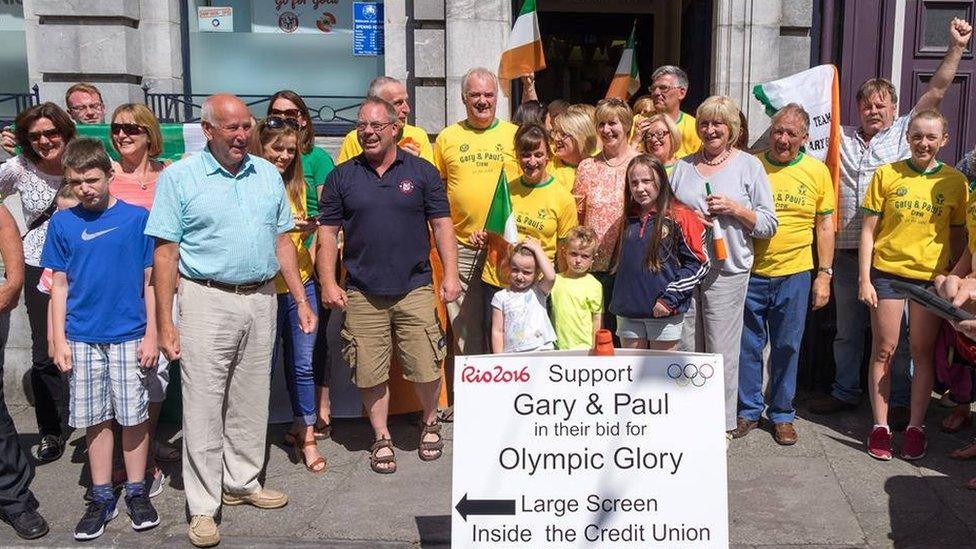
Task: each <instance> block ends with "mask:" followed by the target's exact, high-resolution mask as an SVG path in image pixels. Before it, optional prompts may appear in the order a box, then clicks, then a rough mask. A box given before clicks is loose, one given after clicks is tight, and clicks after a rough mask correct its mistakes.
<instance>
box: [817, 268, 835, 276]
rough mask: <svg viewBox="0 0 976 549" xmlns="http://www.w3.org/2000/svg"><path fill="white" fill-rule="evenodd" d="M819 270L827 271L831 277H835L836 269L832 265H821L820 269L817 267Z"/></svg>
mask: <svg viewBox="0 0 976 549" xmlns="http://www.w3.org/2000/svg"><path fill="white" fill-rule="evenodd" d="M817 272H818V273H827V276H829V277H833V276H834V269H833V268H832V267H820V268H819V269H817Z"/></svg>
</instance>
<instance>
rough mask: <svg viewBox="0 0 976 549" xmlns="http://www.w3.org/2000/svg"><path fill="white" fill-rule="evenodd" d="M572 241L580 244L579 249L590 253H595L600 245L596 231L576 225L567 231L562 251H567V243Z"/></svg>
mask: <svg viewBox="0 0 976 549" xmlns="http://www.w3.org/2000/svg"><path fill="white" fill-rule="evenodd" d="M574 240H575V241H577V242H579V243H580V247H581V248H583V249H584V250H590V251H592V252H595V251H596V248H597V246H599V244H600V239H599V238H598V237H597V235H596V231H594V230H593V229H592V228H590V227H587V226H586V225H577V226H575V227H573V228H572V229H570V230H569V233H567V234H566V239H565V240H564V247H563V249H564V250H568V249H569V243H570V242H572V241H574Z"/></svg>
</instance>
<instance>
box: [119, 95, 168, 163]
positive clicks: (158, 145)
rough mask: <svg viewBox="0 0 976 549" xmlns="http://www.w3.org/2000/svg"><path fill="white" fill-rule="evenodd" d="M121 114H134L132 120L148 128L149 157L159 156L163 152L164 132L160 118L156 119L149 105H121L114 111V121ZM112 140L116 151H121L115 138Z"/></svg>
mask: <svg viewBox="0 0 976 549" xmlns="http://www.w3.org/2000/svg"><path fill="white" fill-rule="evenodd" d="M120 114H128V115H130V116H132V120H133V121H134V122H135V123H136V124H138V125H140V126H142V127H143V128H146V137H147V138H148V139H149V158H157V157H158V156H159V155H161V154H163V132H162V130H160V128H159V120H156V115H155V114H153V113H152V111H151V110H149V107H147V106H145V105H143V104H142V103H126V104H124V105H119V106H118V108H116V109H115V112H113V113H112V119H111V120H112V123H114V122H115V119H116V118H118V116H119V115H120ZM110 141H111V142H112V148H113V149H115V152H119V149H118V147H116V146H115V140H114V139H110Z"/></svg>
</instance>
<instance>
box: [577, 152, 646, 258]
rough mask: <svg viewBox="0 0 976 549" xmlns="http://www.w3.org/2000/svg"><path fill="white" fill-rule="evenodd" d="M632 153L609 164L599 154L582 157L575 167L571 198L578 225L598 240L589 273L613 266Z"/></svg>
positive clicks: (633, 153) (634, 153) (622, 216)
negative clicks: (586, 229) (591, 230)
mask: <svg viewBox="0 0 976 549" xmlns="http://www.w3.org/2000/svg"><path fill="white" fill-rule="evenodd" d="M635 156H637V152H636V151H631V152H630V153H629V154H627V155H625V156H624V157H623V158H619V159H616V160H614V161H613V162H612V163H610V164H608V163H607V162H605V161H604V159H603V157H602V156H594V157H592V158H587V159H585V160H583V161H582V162H580V165H579V167H577V168H576V183H575V184H574V185H573V198H575V199H576V212H577V214H578V215H579V224H580V225H586V226H587V227H590V228H591V229H593V230H594V231H595V232H596V236H597V241H598V242H599V244H598V246H597V251H596V257H595V258H594V260H593V268H592V271H593V272H607V271H609V270H610V267H611V265H613V259H614V257H613V254H614V250H615V249H616V248H617V241H618V240H619V239H620V228H621V226H622V223H623V220H624V199H625V197H626V193H627V180H626V176H627V164H629V163H630V161H631V160H632V159H633V158H634V157H635ZM611 164H612V166H611Z"/></svg>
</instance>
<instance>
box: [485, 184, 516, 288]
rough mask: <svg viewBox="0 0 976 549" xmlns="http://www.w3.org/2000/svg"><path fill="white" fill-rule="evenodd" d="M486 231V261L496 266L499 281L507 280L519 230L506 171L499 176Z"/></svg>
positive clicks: (486, 223) (489, 209)
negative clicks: (511, 255)
mask: <svg viewBox="0 0 976 549" xmlns="http://www.w3.org/2000/svg"><path fill="white" fill-rule="evenodd" d="M485 231H487V232H488V256H487V257H486V258H485V261H489V262H491V263H492V264H494V265H495V267H496V272H497V273H498V279H499V280H507V279H508V251H509V250H510V249H511V247H512V246H513V245H515V244H516V243H517V242H518V229H517V228H516V226H515V214H514V213H512V197H511V196H509V194H508V178H506V177H505V170H502V171H501V173H499V174H498V184H497V185H495V195H494V196H493V197H492V199H491V207H489V208H488V218H487V219H486V220H485Z"/></svg>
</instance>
